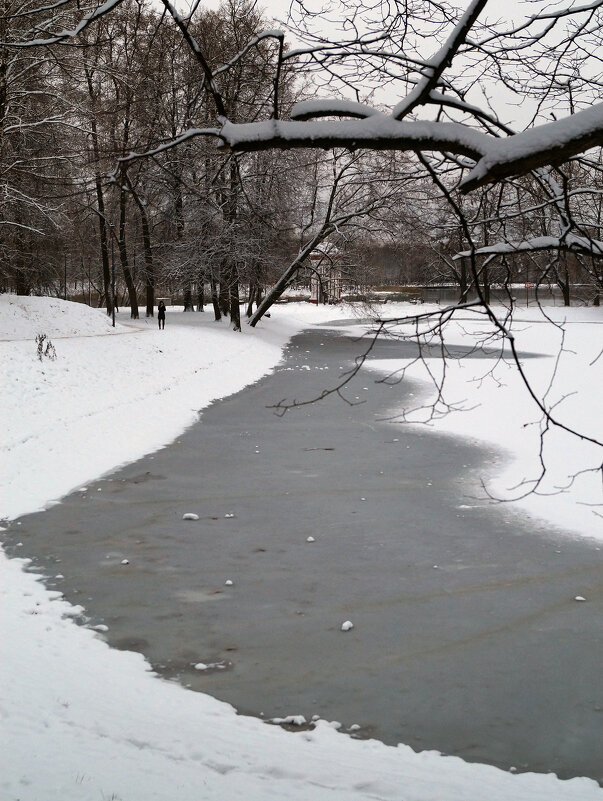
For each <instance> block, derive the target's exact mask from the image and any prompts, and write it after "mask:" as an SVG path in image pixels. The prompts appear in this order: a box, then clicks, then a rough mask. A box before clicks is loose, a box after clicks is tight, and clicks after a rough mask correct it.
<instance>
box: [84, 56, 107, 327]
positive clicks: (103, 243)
mask: <svg viewBox="0 0 603 801" xmlns="http://www.w3.org/2000/svg"><path fill="white" fill-rule="evenodd" d="M84 71H85V73H86V81H87V83H88V95H89V97H90V101H91V104H92V113H91V114H90V138H91V141H92V154H93V157H94V186H95V189H96V203H97V206H98V227H99V235H100V249H101V264H102V268H103V291H104V296H105V306H106V309H107V314H112V313H113V302H112V297H113V296H112V292H111V270H110V267H109V246H108V241H107V219H106V217H105V198H104V195H103V182H102V175H101V170H100V148H99V144H98V129H97V126H96V97H95V94H94V87H93V85H92V75H91V74H90V70H89V69H88V65H87V64H84Z"/></svg>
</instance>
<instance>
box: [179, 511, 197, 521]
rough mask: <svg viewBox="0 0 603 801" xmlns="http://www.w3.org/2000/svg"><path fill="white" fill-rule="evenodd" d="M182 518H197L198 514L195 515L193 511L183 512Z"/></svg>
mask: <svg viewBox="0 0 603 801" xmlns="http://www.w3.org/2000/svg"><path fill="white" fill-rule="evenodd" d="M182 519H183V520H198V519H199V515H196V514H195V513H194V512H185V513H184V514H183V515H182Z"/></svg>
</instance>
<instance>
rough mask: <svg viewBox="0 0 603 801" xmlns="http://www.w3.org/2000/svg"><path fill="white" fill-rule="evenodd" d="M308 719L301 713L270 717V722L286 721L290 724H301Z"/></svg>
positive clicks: (279, 722) (280, 722)
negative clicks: (283, 716)
mask: <svg viewBox="0 0 603 801" xmlns="http://www.w3.org/2000/svg"><path fill="white" fill-rule="evenodd" d="M307 722H308V721H307V720H306V719H305V717H304V716H303V715H287V717H285V718H271V723H278V724H279V725H280V724H282V723H288V724H289V725H290V726H303V725H304V724H306V723H307Z"/></svg>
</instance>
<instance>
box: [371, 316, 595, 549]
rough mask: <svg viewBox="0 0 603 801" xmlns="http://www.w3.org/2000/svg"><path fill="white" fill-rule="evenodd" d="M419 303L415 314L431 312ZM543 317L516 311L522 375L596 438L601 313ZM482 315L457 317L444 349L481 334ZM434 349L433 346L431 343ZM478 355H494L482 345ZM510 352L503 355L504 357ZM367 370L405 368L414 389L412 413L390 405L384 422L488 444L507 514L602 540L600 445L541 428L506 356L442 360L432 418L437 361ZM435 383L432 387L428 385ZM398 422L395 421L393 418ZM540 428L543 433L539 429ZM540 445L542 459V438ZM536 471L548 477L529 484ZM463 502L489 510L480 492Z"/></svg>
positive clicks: (490, 480) (492, 480) (492, 478)
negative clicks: (418, 425)
mask: <svg viewBox="0 0 603 801" xmlns="http://www.w3.org/2000/svg"><path fill="white" fill-rule="evenodd" d="M429 308H430V307H428V306H422V307H421V312H425V311H427V310H428V309H429ZM546 314H547V316H548V317H550V318H551V320H552V321H554V323H555V325H553V324H552V322H550V321H549V320H548V319H546V318H545V317H544V316H543V315H542V313H541V312H540V311H539V310H538V309H537V308H532V309H523V308H519V309H516V311H515V314H514V326H513V330H514V335H515V338H516V344H517V348H518V350H519V351H520V352H524V353H526V354H529V356H527V357H526V358H524V359H523V360H522V366H523V369H524V372H525V374H526V376H527V378H528V380H529V382H530V384H531V386H532V387H533V388H534V390H535V391H536V393H537V395H538V396H539V397H544V399H545V402H546V404H547V407H548V408H550V410H551V413H552V414H553V415H554V417H555V418H556V419H557V420H559V422H561V423H562V424H564V425H566V426H568V427H569V428H571V429H574V430H576V431H578V432H579V433H581V434H584V435H586V436H590V437H594V438H596V439H598V441H599V442H601V441H603V415H602V414H601V398H602V397H603V355H602V348H603V312H602V310H601V309H600V308H593V307H591V308H584V307H575V308H574V307H573V308H567V309H566V308H547V309H546ZM487 333H488V331H487V330H486V325H485V323H484V320H483V319H481V318H476V317H475V316H474V317H471V316H470V315H469V314H467V313H465V314H463V315H462V319H459V321H458V322H453V323H450V324H448V326H447V327H446V329H445V336H444V339H445V343H446V345H447V346H449V347H450V346H451V347H454V346H455V345H461V346H462V345H468V344H471V343H472V342H474V341H477V342H479V341H480V338H484V337H485V336H486V335H487ZM436 345H438V342H437V341H436ZM485 347H486V349H487V348H488V347H490V349H491V350H492V351H493V352H495V348H493V346H492V344H489V343H488V342H486V344H485ZM507 353H508V351H507ZM367 367H368V368H369V369H371V370H376V371H378V372H379V373H380V374H381V375H383V376H390V378H389V379H388V380H396V379H397V377H399V376H400V375H402V373H401V371H405V372H404V375H405V377H406V378H408V379H411V380H413V379H414V380H417V381H418V382H420V383H419V387H420V388H421V389H420V390H419V391H418V392H417V393H416V394H415V397H414V398H413V401H412V406H409V408H407V409H401V408H400V407H398V406H394V407H393V408H392V409H391V414H392V417H393V418H395V417H396V415H403V416H404V417H405V419H406V420H408V421H428V422H427V423H426V425H427V426H428V428H430V429H432V430H434V431H437V432H439V433H449V434H452V435H454V436H458V437H462V438H463V439H464V440H465V441H469V442H475V443H477V444H481V445H483V444H487V445H490V446H495V448H496V452H495V453H494V454H493V455H492V458H491V463H490V465H489V466H486V468H485V472H484V475H483V478H484V480H485V487H486V490H487V492H488V493H490V494H491V495H492V496H494V498H496V499H500V500H505V501H512V502H511V503H509V504H508V506H507V509H506V511H507V512H509V511H510V510H514V511H516V512H519V513H521V514H522V515H524V516H525V515H526V514H528V515H529V516H532V517H534V518H537V519H540V520H545V521H549V522H550V523H551V524H552V525H553V526H558V527H559V528H560V529H566V530H568V531H570V532H573V533H574V534H577V535H579V536H586V537H593V538H596V539H603V522H602V515H603V492H602V490H603V487H602V484H601V469H600V466H601V459H602V452H601V451H602V449H601V447H600V446H598V445H596V444H593V443H592V442H589V441H587V440H583V439H580V438H579V437H577V436H575V435H573V434H571V433H569V432H567V431H564V430H563V429H561V428H558V427H555V426H553V425H549V426H548V427H547V426H546V424H545V423H544V421H543V419H542V418H543V415H542V413H541V412H540V410H539V409H538V408H537V406H536V404H535V403H534V402H533V401H532V400H531V398H530V397H529V394H528V391H527V389H526V387H525V386H524V385H523V383H522V380H521V377H520V375H519V372H518V370H517V368H516V366H515V365H514V364H513V363H512V362H511V360H510V359H509V358H505V359H503V360H498V359H496V358H492V359H487V360H484V359H471V358H462V359H458V360H455V359H449V360H448V361H447V364H446V378H445V382H444V385H443V387H444V388H443V400H444V401H445V402H446V403H447V404H449V406H450V407H451V409H456V410H457V411H453V412H451V413H447V410H446V409H445V408H444V406H443V404H442V403H441V402H440V401H438V402H437V409H436V419H434V420H430V417H431V411H432V406H431V404H433V403H436V399H437V396H438V393H439V389H437V390H436V386H437V384H438V383H439V381H440V380H441V378H442V375H443V373H442V363H441V361H440V360H437V359H436V360H434V359H428V360H425V361H421V360H419V361H414V362H412V363H411V360H409V359H406V360H400V362H393V361H391V360H388V361H387V362H379V361H371V362H367ZM434 378H435V383H434ZM398 419H400V417H398ZM547 428H548V430H547ZM541 432H542V433H543V439H542V462H541V449H540V435H541ZM543 465H544V466H545V467H546V473H545V474H544V475H543V476H542V479H541V480H540V481H538V483H536V482H537V480H538V479H539V478H540V476H541V473H542V468H543ZM470 493H472V494H473V497H472V498H468V499H467V504H472V503H476V502H477V503H488V502H491V501H489V500H488V498H487V495H486V492H485V491H484V492H479V491H477V492H476V490H475V489H472V490H470Z"/></svg>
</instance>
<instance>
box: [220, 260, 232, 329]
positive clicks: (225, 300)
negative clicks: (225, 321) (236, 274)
mask: <svg viewBox="0 0 603 801" xmlns="http://www.w3.org/2000/svg"><path fill="white" fill-rule="evenodd" d="M218 303H219V305H220V311H221V312H222V314H223V315H224V316H225V317H227V316H228V315H229V314H230V290H229V288H228V279H227V277H226V267H225V265H224V264H222V269H221V271H220V289H219V292H218Z"/></svg>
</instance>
